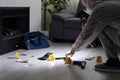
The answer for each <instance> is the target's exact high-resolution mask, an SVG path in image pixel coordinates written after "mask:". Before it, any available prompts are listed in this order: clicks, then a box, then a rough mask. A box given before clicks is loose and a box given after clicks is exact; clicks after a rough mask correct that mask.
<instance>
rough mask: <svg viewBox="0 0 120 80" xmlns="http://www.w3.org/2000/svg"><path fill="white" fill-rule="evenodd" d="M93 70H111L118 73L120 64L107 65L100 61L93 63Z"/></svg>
mask: <svg viewBox="0 0 120 80" xmlns="http://www.w3.org/2000/svg"><path fill="white" fill-rule="evenodd" d="M95 70H98V71H104V72H111V73H120V66H119V64H118V66H109V65H107V64H106V63H101V64H97V65H95Z"/></svg>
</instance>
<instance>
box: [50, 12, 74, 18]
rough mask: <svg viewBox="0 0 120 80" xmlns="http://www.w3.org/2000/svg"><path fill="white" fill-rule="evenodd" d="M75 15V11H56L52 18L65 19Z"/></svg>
mask: <svg viewBox="0 0 120 80" xmlns="http://www.w3.org/2000/svg"><path fill="white" fill-rule="evenodd" d="M70 17H75V14H73V13H54V14H53V15H52V18H54V19H57V20H65V19H66V18H70Z"/></svg>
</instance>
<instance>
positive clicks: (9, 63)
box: [0, 43, 120, 80]
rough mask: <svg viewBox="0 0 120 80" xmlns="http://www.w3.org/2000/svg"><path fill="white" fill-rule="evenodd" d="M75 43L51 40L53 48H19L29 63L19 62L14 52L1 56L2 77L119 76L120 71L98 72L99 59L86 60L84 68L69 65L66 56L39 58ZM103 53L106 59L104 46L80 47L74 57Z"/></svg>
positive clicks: (105, 79) (95, 79) (64, 79)
mask: <svg viewBox="0 0 120 80" xmlns="http://www.w3.org/2000/svg"><path fill="white" fill-rule="evenodd" d="M71 46H72V43H52V45H51V47H50V48H45V49H37V50H16V51H18V52H19V53H20V54H27V55H22V56H21V58H22V59H24V60H29V61H28V63H19V62H16V60H17V59H10V58H11V57H15V52H16V51H13V52H10V53H7V54H5V55H1V56H0V80H120V74H114V73H106V72H99V71H95V70H94V65H95V64H97V63H96V59H93V60H91V61H87V65H86V67H85V69H81V68H80V67H79V66H75V65H67V64H65V62H64V60H56V61H55V62H50V61H43V60H38V58H39V57H42V56H43V55H44V54H46V53H47V52H52V53H54V55H55V57H56V58H57V57H64V56H65V54H66V52H67V51H68V50H70V49H71ZM97 55H100V56H102V58H103V62H104V61H105V60H106V57H105V54H104V51H103V49H102V48H101V47H97V48H92V49H83V50H81V51H77V52H76V54H75V55H74V56H73V57H72V60H73V61H74V60H78V61H82V60H85V58H86V57H89V56H95V57H96V56H97Z"/></svg>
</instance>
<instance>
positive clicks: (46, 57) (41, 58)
mask: <svg viewBox="0 0 120 80" xmlns="http://www.w3.org/2000/svg"><path fill="white" fill-rule="evenodd" d="M51 54H53V53H50V52H48V53H46V54H45V55H44V56H43V57H40V58H38V60H47V59H48V58H49V56H50V55H51Z"/></svg>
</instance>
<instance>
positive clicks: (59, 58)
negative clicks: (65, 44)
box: [55, 57, 66, 60]
mask: <svg viewBox="0 0 120 80" xmlns="http://www.w3.org/2000/svg"><path fill="white" fill-rule="evenodd" d="M61 59H63V60H65V59H66V57H58V58H55V60H61Z"/></svg>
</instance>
